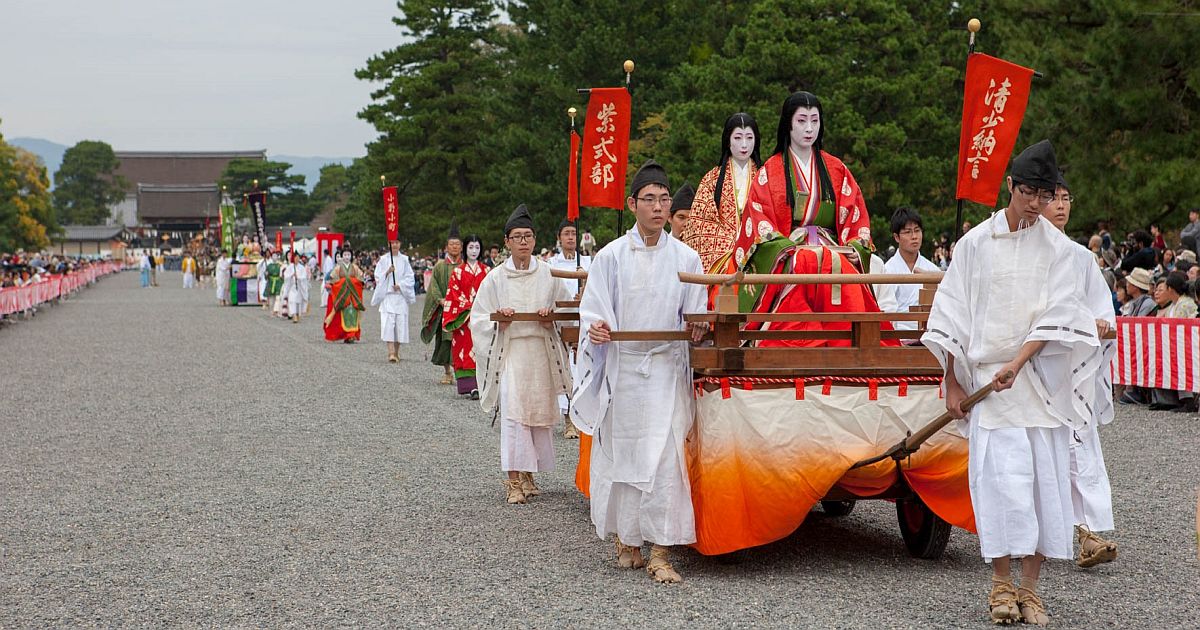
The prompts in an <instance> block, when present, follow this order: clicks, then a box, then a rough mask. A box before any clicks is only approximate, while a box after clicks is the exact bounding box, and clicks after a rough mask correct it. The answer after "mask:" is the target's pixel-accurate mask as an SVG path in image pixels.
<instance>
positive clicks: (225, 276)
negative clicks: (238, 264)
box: [213, 249, 233, 306]
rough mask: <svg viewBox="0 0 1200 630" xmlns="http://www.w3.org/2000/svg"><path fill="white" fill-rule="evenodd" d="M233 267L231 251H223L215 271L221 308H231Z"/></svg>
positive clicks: (218, 301)
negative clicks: (230, 275)
mask: <svg viewBox="0 0 1200 630" xmlns="http://www.w3.org/2000/svg"><path fill="white" fill-rule="evenodd" d="M232 266H233V261H232V260H230V258H229V250H225V249H223V250H221V256H220V258H217V265H216V268H215V270H214V271H213V274H214V275H215V276H216V278H215V282H213V284H215V285H217V304H220V305H221V306H229V273H230V267H232Z"/></svg>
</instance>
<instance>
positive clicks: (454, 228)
mask: <svg viewBox="0 0 1200 630" xmlns="http://www.w3.org/2000/svg"><path fill="white" fill-rule="evenodd" d="M453 239H458V240H462V237H460V236H459V235H458V221H456V220H452V221H450V234H448V235H447V236H446V240H448V241H449V240H453Z"/></svg>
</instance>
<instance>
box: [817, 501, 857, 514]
mask: <svg viewBox="0 0 1200 630" xmlns="http://www.w3.org/2000/svg"><path fill="white" fill-rule="evenodd" d="M821 509H822V510H825V514H826V515H827V516H845V515H847V514H849V513H850V512H852V511H854V501H822V502H821Z"/></svg>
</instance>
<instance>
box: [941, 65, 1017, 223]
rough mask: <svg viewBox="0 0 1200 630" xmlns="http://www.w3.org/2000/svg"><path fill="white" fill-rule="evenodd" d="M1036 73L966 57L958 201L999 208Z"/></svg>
mask: <svg viewBox="0 0 1200 630" xmlns="http://www.w3.org/2000/svg"><path fill="white" fill-rule="evenodd" d="M1032 79H1033V70H1031V69H1029V68H1025V67H1022V66H1018V65H1016V64H1014V63H1009V62H1007V61H1005V60H1003V59H997V58H995V57H989V56H988V55H984V54H980V53H976V54H973V55H971V56H969V57H967V80H966V87H965V88H964V90H963V115H962V132H961V135H960V136H959V139H958V190H957V194H956V196H957V198H958V199H969V200H971V201H974V202H977V203H981V204H983V205H985V206H989V207H991V206H995V205H996V198H997V197H998V196H999V194H1000V183H1001V182H1002V181H1004V173H1005V171H1006V170H1007V169H1008V160H1009V158H1011V157H1012V151H1013V147H1014V146H1016V144H1017V134H1018V133H1020V131H1021V120H1022V119H1024V118H1025V106H1026V105H1028V104H1029V85H1030V82H1031V81H1032Z"/></svg>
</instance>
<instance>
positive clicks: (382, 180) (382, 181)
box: [379, 175, 387, 186]
mask: <svg viewBox="0 0 1200 630" xmlns="http://www.w3.org/2000/svg"><path fill="white" fill-rule="evenodd" d="M379 185H380V186H387V175H380V176H379Z"/></svg>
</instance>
